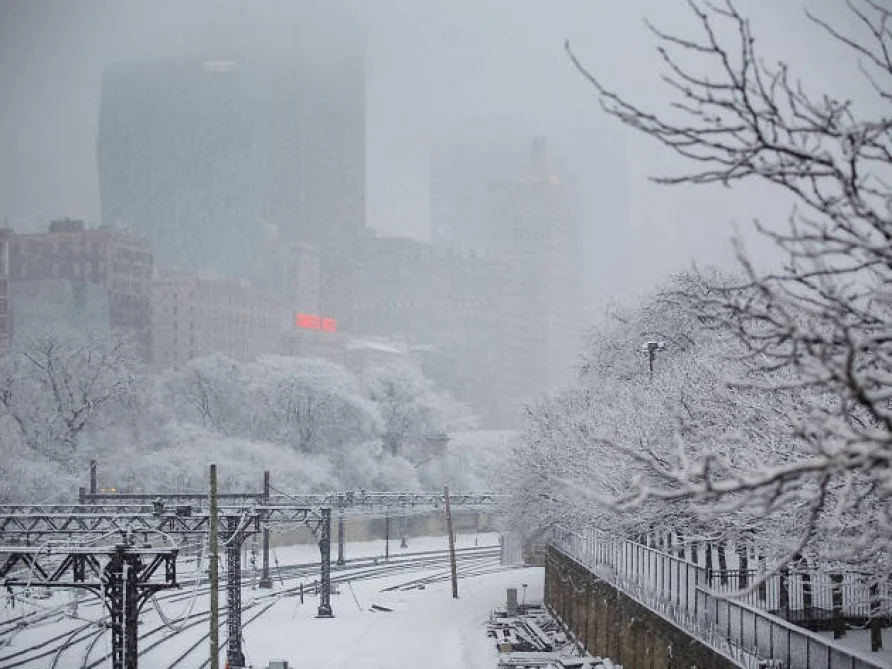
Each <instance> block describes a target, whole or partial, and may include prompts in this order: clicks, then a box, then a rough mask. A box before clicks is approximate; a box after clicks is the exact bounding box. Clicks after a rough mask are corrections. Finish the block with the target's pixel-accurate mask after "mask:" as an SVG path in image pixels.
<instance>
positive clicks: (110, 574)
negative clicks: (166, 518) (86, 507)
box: [0, 544, 179, 669]
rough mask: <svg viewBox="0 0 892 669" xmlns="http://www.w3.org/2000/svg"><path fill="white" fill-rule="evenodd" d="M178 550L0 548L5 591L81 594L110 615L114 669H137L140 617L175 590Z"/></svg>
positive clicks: (0, 574) (0, 564) (132, 547)
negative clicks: (159, 595) (153, 600)
mask: <svg viewBox="0 0 892 669" xmlns="http://www.w3.org/2000/svg"><path fill="white" fill-rule="evenodd" d="M177 552H178V550H177V549H176V548H137V547H134V546H130V545H127V544H117V545H115V546H107V547H60V546H55V547H29V546H0V579H2V580H3V583H4V584H5V585H7V586H25V587H46V588H83V589H85V590H89V591H91V592H93V593H95V594H96V595H97V596H98V597H99V598H100V599H102V600H103V602H104V604H105V606H106V608H107V609H108V613H109V618H110V628H111V638H112V643H111V646H112V655H111V659H112V667H113V669H136V666H137V664H136V663H137V656H138V647H137V646H138V635H137V623H138V619H139V611H140V609H142V607H143V605H144V604H145V603H146V602H147V601H148V599H149V597H151V596H152V595H153V594H155V593H156V592H158V591H160V590H166V589H169V588H177V587H179V586H178V584H177V579H176V576H177V572H176V558H177Z"/></svg>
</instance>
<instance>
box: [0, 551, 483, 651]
mask: <svg viewBox="0 0 892 669" xmlns="http://www.w3.org/2000/svg"><path fill="white" fill-rule="evenodd" d="M498 557H499V548H498V547H497V546H489V547H480V548H463V549H458V550H457V551H456V559H457V561H458V563H459V565H460V567H461V571H462V576H470V575H477V573H478V572H479V573H491V572H492V571H497V570H498V567H497V560H498ZM444 565H448V552H447V551H444V550H440V551H420V552H415V553H402V554H399V555H397V556H394V557H393V558H392V559H390V560H389V561H387V562H383V561H382V560H381V559H380V558H374V557H369V558H357V559H354V560H350V561H348V563H347V564H346V565H344V566H336V565H332V573H331V582H332V584H338V583H346V582H348V581H359V580H368V579H374V578H383V577H386V576H392V575H394V574H398V573H402V572H418V571H424V570H428V571H429V570H431V569H436V568H437V567H442V566H444ZM318 569H319V565H318V563H298V564H293V565H283V566H282V567H280V568H279V569H278V570H275V573H274V576H275V581H276V584H277V586H278V589H276V590H272V591H263V592H262V594H261V593H259V592H258V591H256V590H248V591H247V592H245V596H246V597H245V598H246V600H247V601H245V603H244V604H243V606H242V614H243V620H242V627H243V628H245V627H247V626H248V625H250V624H251V623H253V622H254V621H255V620H257V619H258V618H260V617H261V616H262V615H263V614H264V613H266V612H267V611H268V610H269V609H270V608H272V607H273V606H274V605H275V604H276V603H278V602H279V601H281V600H282V599H284V598H290V597H296V596H299V595H300V593H301V590H302V589H303V591H304V593H306V592H307V591H308V589H309V587H308V586H309V585H310V583H309V582H308V579H310V578H311V577H314V580H313V582H314V583H315V582H316V581H315V580H316V579H317V578H318ZM481 570H484V571H481ZM444 578H449V572H448V570H447V571H445V572H437V573H435V574H432V575H430V574H429V575H426V576H423V577H420V578H415V579H411V580H409V581H407V582H406V583H405V584H400V585H404V586H405V587H404V588H403V589H410V588H412V587H419V585H420V584H422V583H425V582H428V583H434V582H437V581H438V580H443V579H444ZM294 581H299V582H298V583H294ZM182 584H183V585H184V586H192V588H191V589H190V591H189V592H182V591H176V592H166V593H163V594H160V595H158V596H157V597H156V605H157V606H159V607H160V606H169V605H170V604H175V603H178V602H182V601H185V600H188V599H193V600H194V599H196V598H201V597H206V596H207V595H208V593H209V590H210V589H209V587H208V584H207V578H206V577H205V576H203V575H202V574H201V573H200V572H195V573H193V577H192V578H191V579H188V578H187V580H186V581H182ZM247 587H249V586H247V585H243V588H247ZM398 587H400V586H392V587H388V588H386V590H393V589H397V588H398ZM66 606H67V605H66ZM202 606H203V608H204V609H206V605H205V604H203V605H202ZM94 610H95V613H96V614H101V615H97V618H96V619H94V620H86V621H84V618H85V616H86V615H87V614H88V613H89V612H91V611H94ZM79 611H80V614H79V616H78V617H77V618H73V619H72V622H74V623H78V622H81V623H82V624H80V625H77V624H75V625H74V628H73V629H71V628H69V629H66V630H65V631H64V632H62V633H59V634H54V635H53V636H52V637H50V638H43V639H41V640H40V642H39V643H32V644H31V645H29V646H28V647H25V648H21V649H16V650H14V651H12V652H8V653H5V654H0V667H4V669H6V668H8V669H14V668H17V667H33V668H34V669H36V668H37V667H40V668H41V669H42V668H43V667H50V668H51V669H55V668H61V667H66V668H68V667H77V668H78V669H96V668H97V667H100V666H102V665H103V664H105V663H106V662H107V660H108V658H109V656H110V652H105V653H102V654H101V656H100V657H95V655H96V647H97V645H98V643H99V641H100V640H101V639H102V638H103V637H104V636H105V634H106V632H107V627H106V624H105V615H104V614H105V610H104V606H103V605H102V603H101V602H99V601H98V600H97V599H95V598H93V601H92V602H83V603H80V604H79ZM152 613H154V612H153V611H152V610H151V609H148V608H147V609H144V611H143V613H142V614H141V617H142V619H143V620H146V619H148V618H149V615H150V614H152ZM66 617H68V618H71V614H70V613H68V612H66V611H63V610H59V611H55V612H53V611H47V612H44V613H43V614H39V615H35V614H34V612H29V613H26V614H23V615H22V616H19V617H18V618H13V619H9V620H6V621H4V622H3V626H2V627H0V633H2V632H3V630H6V632H7V633H13V634H15V633H16V632H18V631H21V630H23V629H29V630H33V629H39V628H40V627H41V626H45V625H48V624H52V623H57V622H59V621H60V620H61V619H64V618H66ZM160 617H161V616H160V613H159V615H158V619H160ZM209 618H210V614H209V613H208V611H207V610H201V611H198V612H196V613H189V614H187V615H185V616H184V617H182V618H181V619H180V620H178V621H177V627H176V628H174V629H172V628H171V627H170V626H169V625H168V624H166V623H161V624H154V623H153V625H152V627H151V628H149V629H147V630H145V631H143V632H141V633H140V635H139V639H140V641H139V646H140V657H144V656H151V655H152V654H153V652H154V653H157V652H158V650H159V649H162V648H163V649H165V650H166V649H167V648H169V647H170V644H171V643H185V644H186V648H185V650H184V651H183V652H182V653H181V654H180V656H178V658H177V659H176V661H175V662H174V663H173V664H170V665H169V666H170V667H177V666H181V667H187V666H188V667H194V666H197V665H196V664H195V663H194V661H193V663H192V664H187V662H188V660H189V658H190V657H192V656H194V655H195V652H196V651H198V650H199V649H201V652H206V650H205V646H204V645H203V644H204V642H205V641H206V640H207V637H208V636H209V632H208V631H207V623H208V622H209ZM222 618H223V621H224V622H223V624H221V629H223V630H224V632H225V615H223V616H222ZM199 631H200V632H202V633H201V634H200V635H198V637H197V638H196V636H195V635H196V634H197V633H198V632H199ZM186 637H188V638H186ZM223 639H224V635H223V634H221V647H223V648H225V643H226V642H225V640H223ZM7 648H8V647H7ZM0 650H2V649H0ZM75 656H77V657H79V659H78V660H75V664H72V660H73V658H74V657H75ZM192 659H193V660H195V659H196V658H194V657H192ZM207 664H209V660H207V661H206V662H205V663H204V664H202V665H200V666H202V667H203V666H207Z"/></svg>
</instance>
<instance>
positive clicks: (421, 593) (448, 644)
mask: <svg viewBox="0 0 892 669" xmlns="http://www.w3.org/2000/svg"><path fill="white" fill-rule="evenodd" d="M401 580H406V577H392V578H388V579H382V580H381V581H365V582H357V583H356V584H354V585H353V590H354V592H355V593H356V600H355V601H354V599H353V596H352V594H351V592H350V590H349V589H348V588H342V589H341V594H340V595H337V596H334V597H333V601H332V604H333V606H334V607H335V612H336V616H337V617H336V618H335V619H332V620H325V619H318V618H315V617H314V616H315V613H316V608H315V601H314V602H312V603H310V604H305V605H303V606H301V605H300V604H299V603H296V602H295V601H293V600H281V602H280V603H279V604H277V605H276V606H274V607H273V608H272V609H271V610H270V611H269V612H268V613H267V614H266V615H265V616H264V617H263V619H262V623H261V624H259V625H256V626H252V627H249V628H248V629H247V630H246V631H245V635H244V649H245V651H246V656H247V658H248V659H249V661H250V662H251V663H253V666H255V667H264V666H266V662H267V661H268V660H270V659H286V660H289V661H290V662H291V664H292V666H294V667H300V668H301V669H312V668H317V667H318V668H319V669H323V668H324V669H337V668H340V667H343V668H344V669H346V668H348V667H350V668H353V667H363V669H385V668H391V667H392V668H394V669H396V668H400V669H401V668H403V667H423V668H424V669H456V667H462V668H463V669H477V668H479V669H494V668H495V666H496V662H497V659H498V653H497V652H496V650H495V646H494V644H493V642H492V639H489V638H488V637H487V636H486V626H485V624H486V621H487V620H488V618H489V614H490V612H491V610H492V609H493V608H495V607H496V606H499V605H503V603H504V601H505V591H506V589H507V588H512V587H514V588H517V589H518V591H519V592H522V591H523V590H522V586H523V584H524V583H526V584H528V586H529V587H528V589H527V597H529V598H530V599H531V600H532V599H541V597H542V585H543V570H542V569H541V568H538V567H532V568H526V569H516V570H510V571H505V572H500V573H495V574H488V575H485V576H478V577H471V578H464V579H461V580H460V581H459V599H457V600H455V599H452V594H451V586H450V584H449V582H448V581H444V582H441V583H437V584H433V585H430V586H427V587H426V588H425V589H424V590H417V589H416V590H409V591H393V592H381V589H382V588H383V587H386V586H387V585H392V584H393V583H396V582H399V581H401ZM357 602H358V604H357ZM372 604H378V605H380V606H383V607H387V608H391V609H393V611H391V612H373V611H370V610H369V607H370V606H371V605H372ZM152 666H154V665H152ZM157 666H158V667H160V666H162V665H160V664H159V665H157ZM146 669H151V667H150V666H148V665H147V667H146Z"/></svg>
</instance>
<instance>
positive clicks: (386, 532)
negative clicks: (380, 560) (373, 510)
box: [384, 510, 390, 562]
mask: <svg viewBox="0 0 892 669" xmlns="http://www.w3.org/2000/svg"><path fill="white" fill-rule="evenodd" d="M389 561H390V511H389V510H388V511H387V515H386V516H384V562H389Z"/></svg>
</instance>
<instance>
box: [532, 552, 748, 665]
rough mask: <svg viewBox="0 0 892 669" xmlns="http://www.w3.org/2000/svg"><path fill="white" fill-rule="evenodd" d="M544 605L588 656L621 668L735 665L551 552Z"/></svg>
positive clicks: (578, 565)
mask: <svg viewBox="0 0 892 669" xmlns="http://www.w3.org/2000/svg"><path fill="white" fill-rule="evenodd" d="M545 602H546V604H547V605H548V606H549V607H551V609H552V610H553V611H554V612H555V613H556V614H557V615H558V616H559V617H560V618H561V620H562V621H563V622H564V623H565V624H566V625H567V626H568V627H569V628H570V630H571V631H572V632H573V634H574V635H575V636H576V639H577V641H578V642H579V643H580V644H582V645H583V646H585V648H586V649H587V650H588V651H589V652H590V653H591V654H593V655H601V656H606V657H609V658H610V659H611V660H613V661H614V662H616V663H620V664H622V665H623V668H624V669H734V668H736V667H738V666H739V665H738V664H737V663H735V662H734V661H732V660H731V659H729V658H727V657H725V656H724V655H722V654H720V653H718V652H717V651H715V650H713V649H712V648H710V647H708V646H706V645H705V644H703V643H701V642H700V641H698V640H697V639H694V638H693V637H691V636H690V635H689V634H688V633H687V632H685V631H683V630H681V629H679V628H678V627H676V626H675V625H673V624H672V623H670V622H669V621H668V620H666V619H665V618H663V617H662V616H660V615H658V614H656V613H654V612H653V611H651V610H650V609H648V608H646V607H645V606H643V605H641V604H639V603H638V602H637V601H635V600H634V599H632V598H630V597H628V596H627V595H625V594H624V593H623V592H622V591H620V590H618V589H616V588H615V587H613V586H612V585H611V584H610V583H607V582H606V581H602V580H600V579H599V578H598V577H597V576H595V575H594V574H592V573H591V572H589V571H588V570H587V569H586V568H585V567H583V566H582V565H580V564H579V563H578V562H576V561H575V560H573V559H571V558H568V557H567V556H565V555H564V554H563V553H560V552H558V551H557V550H555V549H554V548H552V547H549V548H548V551H547V555H546V563H545Z"/></svg>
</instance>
